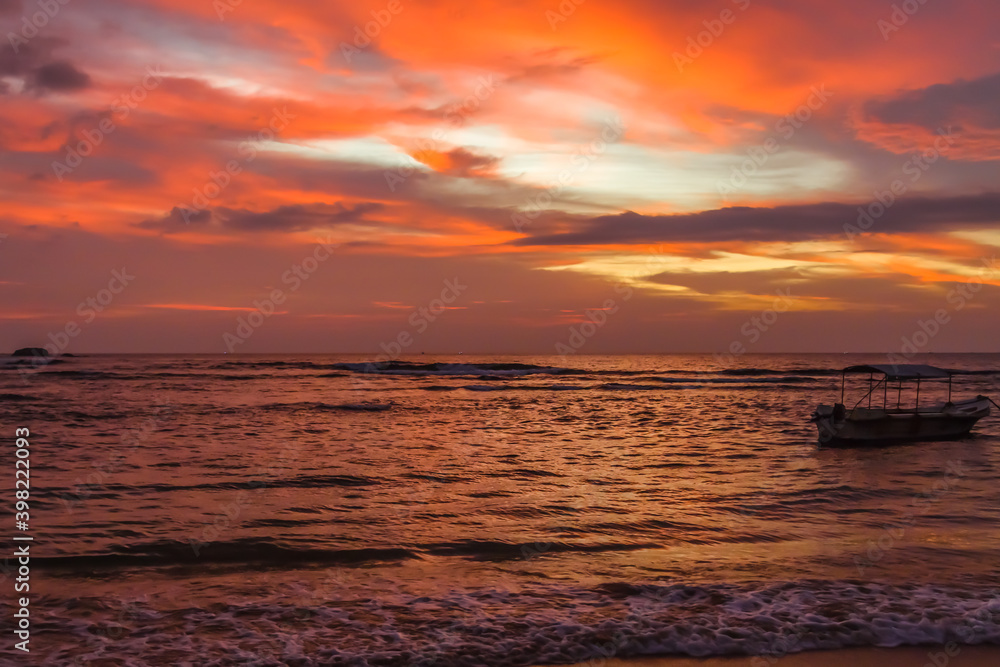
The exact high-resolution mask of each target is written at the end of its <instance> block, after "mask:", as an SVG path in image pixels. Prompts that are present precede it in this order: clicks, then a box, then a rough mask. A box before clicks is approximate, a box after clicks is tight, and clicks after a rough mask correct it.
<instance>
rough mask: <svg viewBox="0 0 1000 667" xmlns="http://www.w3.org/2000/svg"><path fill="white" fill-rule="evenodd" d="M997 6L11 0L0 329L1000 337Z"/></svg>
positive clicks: (962, 344)
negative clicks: (999, 313) (998, 331)
mask: <svg viewBox="0 0 1000 667" xmlns="http://www.w3.org/2000/svg"><path fill="white" fill-rule="evenodd" d="M998 24H1000V5H997V4H996V3H988V2H984V1H982V0H976V1H972V0H952V1H950V2H943V1H942V0H906V1H905V2H897V3H892V2H888V1H886V2H877V1H876V2H873V1H872V0H842V1H841V2H835V3H831V2H818V1H804V0H772V1H770V2H765V1H763V0H717V1H715V0H713V1H708V2H706V1H699V2H695V1H694V0H656V1H655V2H654V1H653V0H616V1H615V2H608V1H607V0H563V1H562V2H558V1H556V0H504V1H503V2H499V1H495V2H494V1H490V0H465V1H463V2H444V1H438V0H390V1H382V0H376V1H374V2H368V1H360V2H359V1H357V0H354V1H351V2H347V1H346V0H342V1H339V2H313V1H306V0H281V1H280V2H278V1H277V0H170V1H169V2H168V1H167V0H146V1H144V2H139V1H137V0H88V1H86V2H84V1H83V0H0V35H2V36H3V39H2V41H0V350H7V349H10V350H12V349H14V348H17V347H23V346H30V345H46V346H48V347H49V349H50V351H52V352H55V353H94V352H187V353H195V352H199V353H221V352H235V353H239V352H258V353H260V352H358V353H382V354H385V355H387V356H390V357H397V356H405V355H408V354H414V353H420V352H427V353H455V352H460V351H461V352H465V353H467V354H470V353H524V354H563V355H572V354H599V353H661V352H662V353H668V352H711V353H718V354H721V355H725V357H726V359H727V360H730V361H731V360H734V359H736V358H738V357H740V356H741V355H744V354H749V353H754V352H825V351H832V352H842V351H852V352H860V351H867V352H880V353H882V352H884V353H897V354H899V353H903V354H906V355H912V354H916V353H918V352H948V351H956V352H965V351H980V352H991V351H992V352H996V351H1000V345H998V339H997V336H996V331H997V330H998V326H1000V315H998V309H997V305H998V303H1000V290H998V289H997V287H998V285H1000V264H997V259H996V256H997V253H998V252H1000V226H998V222H1000V189H998V183H1000V180H998V176H1000V168H998V165H1000V163H998V160H1000V37H998V36H997V31H996V26H997V25H998Z"/></svg>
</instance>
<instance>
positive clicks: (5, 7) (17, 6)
mask: <svg viewBox="0 0 1000 667" xmlns="http://www.w3.org/2000/svg"><path fill="white" fill-rule="evenodd" d="M23 8H24V5H23V4H22V2H21V0H0V16H2V15H5V14H6V15H10V16H16V15H17V14H20V13H22V11H23Z"/></svg>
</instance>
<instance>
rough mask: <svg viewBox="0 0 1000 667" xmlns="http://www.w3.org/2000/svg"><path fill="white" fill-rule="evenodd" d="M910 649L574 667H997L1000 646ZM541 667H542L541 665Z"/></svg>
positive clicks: (633, 661)
mask: <svg viewBox="0 0 1000 667" xmlns="http://www.w3.org/2000/svg"><path fill="white" fill-rule="evenodd" d="M947 648H949V649H951V650H950V655H949V652H948V651H947V650H946V647H944V646H916V647H914V646H907V647H902V648H849V649H841V650H838V651H806V652H804V653H792V654H789V655H786V656H784V657H781V658H768V657H762V656H757V657H750V656H735V657H724V658H679V657H677V658H674V657H655V658H624V659H618V658H609V659H607V660H604V659H596V660H591V661H588V662H582V663H579V665H576V666H574V667H737V665H739V666H741V667H997V666H998V665H1000V646H949V647H947ZM539 667H541V666H539Z"/></svg>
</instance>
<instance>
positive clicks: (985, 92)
mask: <svg viewBox="0 0 1000 667" xmlns="http://www.w3.org/2000/svg"><path fill="white" fill-rule="evenodd" d="M998 100H1000V73H998V74H992V75H990V76H985V77H982V78H980V79H974V80H972V81H964V80H959V81H955V82H954V83H940V84H935V85H933V86H929V87H927V88H921V89H919V90H908V91H904V92H901V93H899V94H897V95H895V96H893V97H889V98H886V99H881V100H873V101H871V102H869V103H868V104H866V105H865V114H866V115H867V116H868V118H869V119H872V120H878V121H881V122H883V123H891V124H909V125H919V126H922V127H926V128H929V129H936V128H938V127H940V126H943V125H946V124H949V123H954V124H958V125H961V124H962V123H963V122H971V123H974V124H975V125H976V126H978V127H984V128H986V127H989V128H993V127H1000V104H997V101H998Z"/></svg>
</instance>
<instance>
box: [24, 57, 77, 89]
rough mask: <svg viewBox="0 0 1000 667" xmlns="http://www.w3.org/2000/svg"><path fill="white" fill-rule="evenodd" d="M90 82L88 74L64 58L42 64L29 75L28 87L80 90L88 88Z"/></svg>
mask: <svg viewBox="0 0 1000 667" xmlns="http://www.w3.org/2000/svg"><path fill="white" fill-rule="evenodd" d="M90 83H91V81H90V75H88V74H87V73H86V72H82V71H80V70H78V69H77V68H76V67H75V66H74V65H73V64H72V63H69V62H66V61H65V60H60V61H57V62H52V63H48V64H46V65H42V66H41V67H38V68H37V69H35V70H33V71H32V72H31V76H30V77H29V87H31V88H35V89H40V90H53V91H58V92H62V91H71V90H82V89H84V88H88V87H89V86H90Z"/></svg>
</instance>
